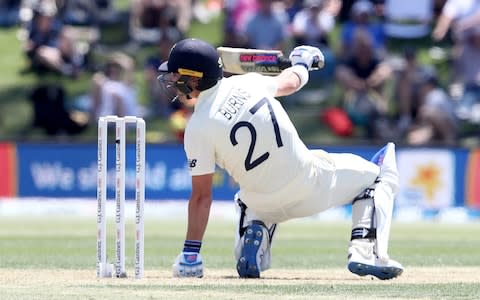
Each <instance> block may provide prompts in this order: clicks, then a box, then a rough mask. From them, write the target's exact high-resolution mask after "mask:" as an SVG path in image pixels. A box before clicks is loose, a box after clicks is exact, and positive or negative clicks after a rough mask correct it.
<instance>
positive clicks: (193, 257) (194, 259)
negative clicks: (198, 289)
mask: <svg viewBox="0 0 480 300" xmlns="http://www.w3.org/2000/svg"><path fill="white" fill-rule="evenodd" d="M173 276H175V277H198V278H201V277H203V262H202V256H201V255H200V253H196V252H182V253H180V254H179V255H178V256H177V258H176V259H175V263H174V264H173Z"/></svg>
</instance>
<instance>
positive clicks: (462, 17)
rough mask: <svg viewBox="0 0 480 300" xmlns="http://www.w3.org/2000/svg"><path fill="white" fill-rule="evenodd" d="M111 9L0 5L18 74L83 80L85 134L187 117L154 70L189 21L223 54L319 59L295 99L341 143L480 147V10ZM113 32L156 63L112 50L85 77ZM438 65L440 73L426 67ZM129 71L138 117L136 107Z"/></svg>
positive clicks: (248, 0) (375, 2)
mask: <svg viewBox="0 0 480 300" xmlns="http://www.w3.org/2000/svg"><path fill="white" fill-rule="evenodd" d="M112 2H113V1H109V0H96V1H95V0H30V1H25V0H24V1H7V0H5V1H0V6H1V7H2V9H0V26H12V25H19V26H21V28H23V29H24V31H25V33H24V35H23V39H24V43H23V44H24V49H23V51H24V53H25V57H26V59H27V60H28V62H29V64H28V70H27V71H33V72H36V73H39V74H42V72H46V71H47V72H56V73H57V74H59V75H60V76H65V77H67V78H72V79H75V78H76V77H77V76H78V74H79V73H81V72H91V73H92V77H91V78H92V82H91V90H90V91H86V93H87V96H88V97H86V99H87V100H86V101H87V104H86V105H85V106H86V107H87V111H88V114H89V115H90V120H91V124H93V123H94V122H95V120H96V118H97V117H98V116H101V115H106V114H117V115H127V114H135V115H142V116H145V117H148V118H164V119H168V118H171V120H172V123H175V124H178V118H181V119H182V118H183V119H182V120H183V121H185V120H186V119H187V118H188V115H189V109H190V108H188V107H184V106H183V105H181V104H179V103H177V102H171V101H170V100H171V99H172V95H170V94H168V91H165V90H164V89H163V87H162V86H161V85H159V84H158V82H157V80H156V76H157V74H156V70H157V68H158V66H159V65H160V63H161V62H162V61H163V60H165V59H166V58H167V57H168V51H169V49H170V47H171V46H172V45H173V44H175V42H177V41H179V40H181V39H183V38H185V37H187V36H188V32H189V29H190V27H191V26H192V21H193V20H196V21H199V22H203V23H205V22H208V21H209V17H208V16H209V15H213V14H215V13H220V12H221V13H223V15H224V23H223V36H222V38H223V39H222V46H232V47H244V48H258V49H279V50H282V51H284V53H287V54H288V53H289V52H290V50H291V49H293V47H295V46H297V45H304V44H308V45H313V46H316V47H319V48H320V49H321V50H322V52H323V53H324V55H325V58H326V66H325V68H324V69H322V70H320V71H318V72H312V73H311V79H310V82H309V84H308V85H307V87H306V91H305V93H304V94H302V92H300V93H299V94H298V95H297V96H296V97H297V98H301V97H305V99H306V98H313V99H314V100H315V99H316V100H318V101H312V102H311V103H310V104H312V103H313V104H314V105H317V106H319V107H320V108H321V109H319V110H320V111H322V112H323V113H324V114H326V113H330V112H332V115H328V116H325V115H323V117H322V118H321V120H323V121H324V122H325V123H326V124H324V125H326V126H327V128H330V129H332V130H333V131H332V132H333V133H334V134H338V135H341V136H342V138H349V137H351V138H358V137H360V138H361V139H363V140H364V141H367V142H379V143H381V142H384V141H386V140H394V141H396V142H398V143H406V144H410V145H429V144H436V145H457V144H458V142H459V139H461V138H462V137H464V136H465V135H468V134H471V135H473V136H475V137H476V138H478V137H479V136H478V132H479V131H480V130H478V126H479V125H480V1H477V0H402V1H395V0H343V1H341V0H131V3H130V9H129V11H128V14H122V12H117V11H115V8H114V7H113V3H112ZM220 10H221V11H220ZM28 11H30V13H27V12H28ZM115 26H117V27H119V28H122V29H121V30H119V31H120V35H121V34H124V35H127V37H126V38H124V39H122V38H120V39H119V41H120V43H121V44H123V45H125V49H126V45H130V44H132V43H134V44H135V45H137V47H144V46H148V47H155V49H156V51H155V53H154V55H152V56H149V57H148V58H146V60H145V61H138V60H137V58H135V53H132V52H131V51H130V52H128V51H126V50H125V49H123V48H122V47H117V48H116V49H115V51H112V52H111V53H108V57H107V59H106V60H105V62H104V64H103V65H102V66H101V68H99V67H98V65H95V66H93V67H92V63H91V57H90V56H91V55H90V54H91V52H92V51H95V49H97V48H98V47H101V46H102V43H107V44H108V41H107V39H105V37H103V35H104V34H105V30H106V29H107V28H115ZM121 26H124V27H121ZM102 41H103V42H102ZM425 44H427V45H429V46H428V48H426V47H423V48H422V45H425ZM392 45H393V47H392ZM421 49H422V50H423V51H420V50H421ZM124 50H125V51H124ZM425 54H428V55H429V57H427V59H425ZM422 55H423V56H422ZM439 55H443V56H442V58H443V59H444V63H445V64H446V68H443V69H442V68H440V67H439V64H438V63H435V59H437V58H438V57H439ZM138 69H142V70H143V73H142V75H143V76H142V77H141V80H143V81H144V83H145V86H146V90H147V92H146V97H147V98H148V99H146V101H145V102H144V103H147V106H146V107H142V106H140V104H139V103H140V102H139V99H138V98H139V96H138V93H137V88H138V86H139V83H138V78H137V81H136V80H135V77H134V73H135V70H138ZM332 87H336V88H334V89H333V91H332ZM325 91H329V93H328V94H327V96H325ZM307 92H308V94H307ZM300 102H301V101H299V102H296V103H300ZM286 103H288V102H286ZM331 108H335V110H331ZM333 112H334V114H333ZM180 123H182V122H180ZM183 123H184V122H183ZM183 123H182V124H183ZM312 126H319V125H317V124H312ZM339 126H344V127H345V126H347V127H348V126H351V127H352V128H353V129H352V130H348V128H347V130H343V129H342V130H339V129H338V127H339ZM175 128H176V130H177V131H178V126H176V127H175ZM470 128H474V130H473V131H469V130H468V129H470ZM78 131H80V130H77V131H75V133H77V132H78ZM465 132H468V133H467V134H466V133H465ZM472 132H473V133H472ZM176 133H178V132H176ZM177 136H178V139H179V141H181V134H177Z"/></svg>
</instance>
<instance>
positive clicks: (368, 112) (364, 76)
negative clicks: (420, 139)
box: [336, 28, 392, 139]
mask: <svg viewBox="0 0 480 300" xmlns="http://www.w3.org/2000/svg"><path fill="white" fill-rule="evenodd" d="M391 73H392V70H391V68H390V66H389V65H388V64H387V63H386V62H384V61H382V60H380V59H379V58H377V57H376V56H375V51H374V46H373V41H372V37H371V36H370V34H369V32H368V31H366V30H365V29H362V28H359V29H357V30H356V32H355V33H354V37H353V44H352V54H351V56H350V57H349V58H348V59H346V60H345V61H343V62H342V63H341V64H340V65H339V66H338V68H337V70H336V77H337V79H338V80H339V81H340V83H341V85H342V86H343V87H344V88H345V89H346V93H345V101H344V105H345V108H346V110H347V112H348V114H349V116H350V118H351V119H352V121H353V123H354V124H355V125H357V126H361V127H364V128H365V130H366V136H367V138H369V139H374V138H380V139H384V138H387V137H388V138H390V136H388V135H390V132H389V130H388V128H386V127H385V126H384V127H383V128H380V127H381V125H382V126H383V125H385V124H384V122H385V120H386V119H387V112H388V111H387V110H388V103H387V100H386V98H385V97H384V83H385V81H386V80H387V79H388V78H390V75H391ZM386 135H387V136H386Z"/></svg>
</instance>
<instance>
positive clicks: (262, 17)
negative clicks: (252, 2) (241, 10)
mask: <svg viewBox="0 0 480 300" xmlns="http://www.w3.org/2000/svg"><path fill="white" fill-rule="evenodd" d="M257 1H258V5H259V8H258V11H257V12H256V13H255V14H254V15H253V16H252V17H251V18H250V19H249V20H248V21H247V23H246V28H245V32H244V33H245V37H246V43H247V46H248V47H250V48H256V49H278V50H283V49H285V48H286V42H287V26H288V16H287V14H286V13H285V10H283V8H282V9H281V10H276V9H275V8H274V0H257Z"/></svg>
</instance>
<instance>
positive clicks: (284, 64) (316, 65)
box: [278, 56, 325, 71]
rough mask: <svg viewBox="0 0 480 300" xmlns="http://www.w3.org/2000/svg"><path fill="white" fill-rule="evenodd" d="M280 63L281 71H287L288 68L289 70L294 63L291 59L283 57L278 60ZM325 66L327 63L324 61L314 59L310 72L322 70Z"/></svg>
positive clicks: (317, 58)
mask: <svg viewBox="0 0 480 300" xmlns="http://www.w3.org/2000/svg"><path fill="white" fill-rule="evenodd" d="M278 63H279V66H280V69H281V70H285V69H286V68H289V67H291V66H292V62H291V61H290V59H288V58H286V57H283V56H280V57H279V58H278ZM324 65H325V62H324V61H323V60H320V58H319V57H315V58H314V59H313V63H312V67H311V68H310V70H309V71H312V70H320V69H322V68H323V67H324Z"/></svg>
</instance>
